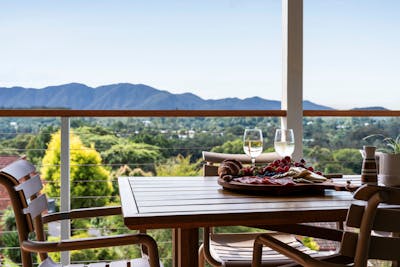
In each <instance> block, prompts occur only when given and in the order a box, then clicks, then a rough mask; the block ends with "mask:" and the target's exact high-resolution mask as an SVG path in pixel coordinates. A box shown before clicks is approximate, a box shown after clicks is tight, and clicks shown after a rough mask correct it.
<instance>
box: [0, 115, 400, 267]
mask: <svg viewBox="0 0 400 267" xmlns="http://www.w3.org/2000/svg"><path fill="white" fill-rule="evenodd" d="M285 116H286V111H285V110H23V109H16V110H0V117H17V118H18V117H19V118H22V117H25V118H26V117H29V118H37V117H56V118H62V119H61V121H60V125H61V129H62V131H64V138H68V137H69V135H70V132H69V123H70V122H69V120H70V119H71V118H72V119H73V118H117V117H123V118H152V117H166V118H188V117H189V118H190V117H201V118H207V117H221V118H222V117H285ZM303 116H304V117H307V118H308V117H310V118H313V117H393V118H396V119H398V118H400V111H386V110H346V111H343V110H329V111H326V110H305V111H304V112H303ZM62 121H64V123H67V126H68V127H66V128H65V127H64V128H63V127H62V124H63V123H62ZM65 130H66V132H65ZM17 133H18V131H17ZM4 134H10V133H4ZM114 134H116V135H118V134H123V133H118V132H114ZM3 149H8V151H14V152H15V153H16V154H25V153H26V150H25V151H24V150H19V149H17V148H12V147H9V148H3ZM44 149H45V148H43V150H44ZM191 149H194V148H191ZM196 149H198V150H209V149H210V147H196ZM61 153H64V156H65V157H67V158H68V154H69V149H67V150H66V151H65V150H63V151H62V152H61ZM0 154H1V152H0ZM66 154H67V155H66ZM129 163H132V164H137V163H135V162H121V163H119V164H120V165H124V164H129ZM142 164H153V163H151V162H148V163H142ZM62 165H63V164H62ZM67 166H68V167H67V168H71V167H72V166H70V165H67ZM105 166H108V167H110V166H111V165H110V164H108V163H105ZM37 167H38V169H40V167H41V166H37ZM61 167H62V166H61ZM64 167H65V166H64ZM62 179H64V182H65V180H66V181H67V182H68V183H69V177H68V176H67V177H63V178H62ZM79 182H81V183H91V182H106V181H101V180H96V181H93V180H90V181H89V180H80V181H79ZM112 183H113V186H115V183H116V180H115V179H114V180H112ZM82 198H93V199H94V198H109V199H112V200H113V201H116V202H118V196H116V195H114V196H96V197H88V196H79V197H78V196H74V197H71V196H69V194H67V195H63V194H61V196H60V197H56V198H55V201H56V202H57V204H59V203H60V199H61V202H62V201H65V199H67V201H68V202H69V201H74V200H78V199H82ZM63 199H64V200H63ZM0 201H4V199H0ZM68 206H69V205H68ZM67 229H68V228H67ZM121 229H122V228H115V229H108V230H109V231H120V230H121ZM101 230H103V229H102V228H99V229H91V231H93V232H96V231H101ZM64 231H65V230H64ZM67 231H68V230H67ZM68 232H69V231H68ZM2 233H4V232H2ZM68 234H69V233H68ZM150 234H154V233H152V231H150ZM158 243H159V245H160V246H161V247H162V248H163V250H170V249H172V244H171V240H165V239H159V240H158ZM4 249H11V250H18V249H19V247H18V246H15V247H8V248H0V254H2V251H3V250H4ZM161 253H163V252H161ZM161 257H162V260H163V261H164V263H166V266H171V264H172V261H173V259H172V258H171V255H166V254H161Z"/></svg>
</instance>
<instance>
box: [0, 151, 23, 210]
mask: <svg viewBox="0 0 400 267" xmlns="http://www.w3.org/2000/svg"><path fill="white" fill-rule="evenodd" d="M19 158H20V156H9V155H7V156H4V155H0V169H2V168H4V167H5V166H7V165H8V164H10V163H11V162H13V161H16V160H17V159H19ZM8 205H10V199H9V197H8V193H7V191H6V189H5V188H4V187H3V186H2V185H0V216H1V213H2V211H3V210H5V209H6V208H7V207H8Z"/></svg>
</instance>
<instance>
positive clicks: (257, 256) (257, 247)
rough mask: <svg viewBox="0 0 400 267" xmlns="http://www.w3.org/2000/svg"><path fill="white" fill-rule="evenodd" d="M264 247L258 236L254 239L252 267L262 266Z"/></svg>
mask: <svg viewBox="0 0 400 267" xmlns="http://www.w3.org/2000/svg"><path fill="white" fill-rule="evenodd" d="M262 249H263V244H262V243H260V242H258V240H257V238H256V240H255V241H254V247H253V261H252V263H251V267H261V258H262Z"/></svg>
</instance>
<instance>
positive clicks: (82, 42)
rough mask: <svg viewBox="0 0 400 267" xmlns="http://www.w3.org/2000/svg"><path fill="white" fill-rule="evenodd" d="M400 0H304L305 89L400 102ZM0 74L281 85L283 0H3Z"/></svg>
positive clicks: (22, 78)
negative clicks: (399, 79) (399, 78)
mask: <svg viewBox="0 0 400 267" xmlns="http://www.w3.org/2000/svg"><path fill="white" fill-rule="evenodd" d="M399 11H400V1H396V0H382V1H377V0H364V1H362V0H357V1H356V0H325V1H320V0H304V98H305V99H308V100H311V101H314V102H317V103H320V104H325V105H328V106H332V107H335V108H353V107H361V106H375V105H380V106H385V107H387V108H390V109H400V88H399V82H398V81H397V77H398V76H399V73H400V66H399V62H400V51H399V49H400V36H399V30H398V29H399V28H400V19H399V18H398V17H399V15H398V14H399ZM0 38H1V42H0V62H1V64H0V86H7V87H10V86H25V87H35V88H41V87H45V86H48V85H57V84H63V83H69V82H81V83H85V84H87V85H89V86H99V85H104V84H111V83H118V82H130V83H143V84H147V85H150V86H153V87H156V88H158V89H164V90H168V91H170V92H173V93H183V92H192V93H195V94H197V95H199V96H201V97H203V98H213V99H216V98H223V97H240V98H245V97H251V96H260V97H263V98H267V99H277V100H279V99H280V97H281V87H282V64H281V55H282V49H281V44H282V34H281V2H280V0H197V1H194V0H188V1H184V0H179V1H178V0H170V1H167V0H147V1H139V0H130V1H118V0H117V1H109V0H107V1H105V0H104V1H98V0H79V1H78V0H59V1H54V0H37V1H28V0H26V1H18V0H16V1H0Z"/></svg>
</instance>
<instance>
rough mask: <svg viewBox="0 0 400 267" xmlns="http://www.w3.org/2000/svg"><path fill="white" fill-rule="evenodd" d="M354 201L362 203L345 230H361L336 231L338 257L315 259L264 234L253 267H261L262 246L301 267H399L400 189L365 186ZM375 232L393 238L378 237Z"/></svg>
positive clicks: (349, 217) (353, 209) (351, 210)
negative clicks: (383, 265)
mask: <svg viewBox="0 0 400 267" xmlns="http://www.w3.org/2000/svg"><path fill="white" fill-rule="evenodd" d="M354 199H355V200H359V201H358V202H355V203H353V204H352V205H351V206H350V208H349V211H348V214H347V220H346V226H348V227H352V228H357V229H358V230H357V231H349V230H346V231H341V230H335V231H336V232H337V236H338V237H339V238H341V246H340V250H339V251H338V253H337V254H335V255H332V256H330V257H327V258H325V259H315V258H313V257H312V256H310V255H307V254H305V253H302V252H301V251H299V250H297V249H294V248H292V247H289V246H287V244H285V243H283V242H281V241H279V240H277V239H276V238H274V237H273V236H271V235H268V234H262V235H259V236H258V237H257V238H256V240H255V242H254V255H253V265H252V267H259V266H262V264H261V255H262V249H263V245H264V246H267V247H268V249H271V248H272V249H273V250H275V251H277V252H279V253H282V254H283V255H286V256H287V257H289V258H291V259H292V260H293V261H295V262H297V263H298V264H299V265H301V266H309V267H319V266H320V267H329V266H332V267H334V266H335V267H338V266H349V265H348V264H351V266H355V267H364V266H367V262H368V259H381V260H390V261H396V264H398V261H399V260H400V253H399V247H400V238H399V237H398V233H399V232H400V224H399V222H400V209H399V205H400V188H393V187H380V186H374V185H365V186H363V187H361V188H360V189H358V190H357V191H356V192H355V194H354ZM361 201H362V202H361ZM382 204H385V205H386V206H383V205H382ZM379 205H380V207H378V206H379ZM392 205H393V206H392ZM394 205H396V206H394ZM331 230H332V229H331ZM373 231H383V232H387V233H390V234H389V235H387V234H386V235H376V234H375V233H373ZM336 240H337V239H336ZM396 266H397V265H396Z"/></svg>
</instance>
